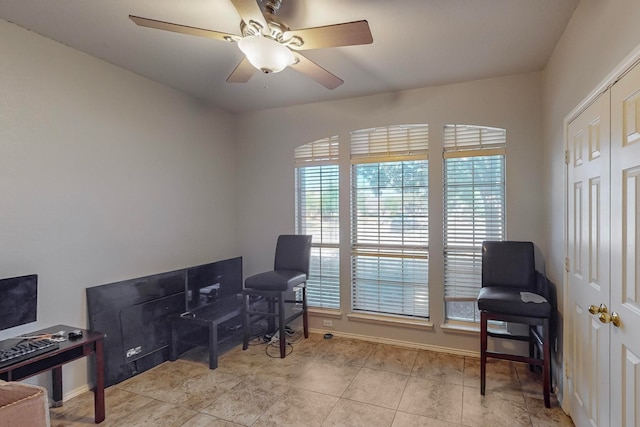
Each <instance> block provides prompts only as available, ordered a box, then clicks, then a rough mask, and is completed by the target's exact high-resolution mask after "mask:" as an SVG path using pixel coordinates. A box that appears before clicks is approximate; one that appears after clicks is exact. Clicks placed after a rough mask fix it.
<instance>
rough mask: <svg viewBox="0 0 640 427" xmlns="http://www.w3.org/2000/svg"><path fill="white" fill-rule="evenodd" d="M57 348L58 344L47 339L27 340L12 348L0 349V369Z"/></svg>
mask: <svg viewBox="0 0 640 427" xmlns="http://www.w3.org/2000/svg"><path fill="white" fill-rule="evenodd" d="M58 348H60V344H58V343H57V342H56V341H52V340H50V339H48V338H36V339H28V340H25V341H22V342H20V343H18V344H15V345H14V346H12V347H8V348H0V368H4V367H5V366H7V365H12V364H14V363H18V362H21V361H23V360H26V359H31V358H32V357H36V356H38V355H39V354H42V353H46V352H49V351H52V350H56V349H58Z"/></svg>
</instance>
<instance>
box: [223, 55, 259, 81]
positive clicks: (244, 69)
mask: <svg viewBox="0 0 640 427" xmlns="http://www.w3.org/2000/svg"><path fill="white" fill-rule="evenodd" d="M255 71H256V69H255V67H254V66H253V65H251V62H249V60H248V59H247V58H244V59H243V60H242V61H240V63H239V64H238V66H237V67H236V68H235V70H233V72H232V73H231V74H229V77H227V82H229V83H246V82H248V81H249V79H250V78H251V76H253V73H255Z"/></svg>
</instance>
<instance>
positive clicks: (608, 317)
mask: <svg viewBox="0 0 640 427" xmlns="http://www.w3.org/2000/svg"><path fill="white" fill-rule="evenodd" d="M598 319H599V320H600V321H601V322H602V323H613V326H615V327H616V328H619V327H620V323H621V322H620V315H619V314H618V313H616V312H615V311H614V312H613V313H611V314H609V313H600V315H599V316H598Z"/></svg>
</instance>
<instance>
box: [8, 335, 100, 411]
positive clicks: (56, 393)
mask: <svg viewBox="0 0 640 427" xmlns="http://www.w3.org/2000/svg"><path fill="white" fill-rule="evenodd" d="M75 329H79V328H75V327H72V326H68V325H56V326H52V327H50V328H46V329H41V330H39V331H35V332H33V333H30V334H29V335H30V336H35V335H40V334H54V333H57V332H59V331H64V332H65V338H66V337H67V336H68V333H69V331H73V330H75ZM81 330H82V337H81V338H78V339H75V340H69V339H67V340H66V341H62V342H60V343H59V344H60V347H59V348H58V349H56V350H52V351H49V352H47V353H43V354H40V355H38V356H35V357H33V358H31V359H27V360H22V361H20V362H17V363H14V364H12V365H8V366H5V367H3V368H0V379H2V380H5V381H20V380H23V379H25V378H29V377H32V376H34V375H37V374H41V373H43V372H47V371H51V376H52V387H53V390H52V393H53V396H52V398H53V404H54V406H56V407H57V406H62V365H64V364H66V363H69V362H72V361H74V360H77V359H80V358H82V357H88V356H90V355H91V354H94V355H95V383H96V385H95V388H94V390H93V393H94V410H95V422H96V424H97V423H101V422H102V421H104V418H105V407H104V348H103V340H104V334H103V333H101V332H94V331H89V330H86V329H81ZM8 341H15V343H17V342H19V341H20V338H11V339H9V340H5V341H3V342H2V343H4V344H9V345H7V347H9V346H11V345H13V344H11V343H9V342H8Z"/></svg>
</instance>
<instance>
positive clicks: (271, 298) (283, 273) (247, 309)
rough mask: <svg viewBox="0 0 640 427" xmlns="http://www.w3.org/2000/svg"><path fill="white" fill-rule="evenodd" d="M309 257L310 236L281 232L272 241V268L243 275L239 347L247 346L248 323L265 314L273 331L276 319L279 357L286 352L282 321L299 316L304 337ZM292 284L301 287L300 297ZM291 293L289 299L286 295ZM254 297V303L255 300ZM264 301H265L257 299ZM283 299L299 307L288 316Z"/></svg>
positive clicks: (306, 319) (307, 330) (288, 320)
mask: <svg viewBox="0 0 640 427" xmlns="http://www.w3.org/2000/svg"><path fill="white" fill-rule="evenodd" d="M310 259H311V236H305V235H297V234H296V235H293V234H291V235H281V236H279V237H278V243H277V245H276V256H275V262H274V266H273V271H268V272H265V273H259V274H256V275H253V276H250V277H247V278H246V279H245V281H244V289H243V291H242V294H243V299H244V301H243V302H244V340H243V346H242V349H243V350H246V349H247V347H248V346H249V339H250V337H251V326H252V324H253V323H254V322H255V321H258V320H260V319H264V318H266V319H267V320H268V329H269V331H270V332H275V331H276V328H275V319H278V328H277V331H278V333H279V335H280V336H279V340H280V357H282V358H283V357H285V356H286V348H287V341H286V339H287V338H286V337H287V334H286V333H285V325H286V324H287V323H289V322H291V321H292V320H294V319H296V318H298V317H300V316H302V325H303V330H304V337H305V338H308V337H309V325H308V317H307V290H306V282H307V278H308V277H309V262H310ZM294 288H298V289H299V288H302V289H301V291H302V299H301V300H298V299H296V297H295V292H294ZM291 294H293V295H294V296H293V299H286V298H287V297H288V295H291ZM256 301H257V303H256ZM264 301H266V311H265V304H263V303H261V302H264ZM285 303H296V304H302V310H300V311H295V312H294V313H293V314H291V315H290V316H288V317H287V316H286V314H285V312H286V311H285Z"/></svg>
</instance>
